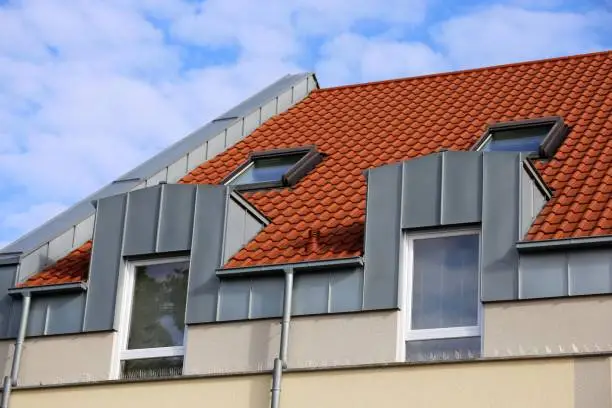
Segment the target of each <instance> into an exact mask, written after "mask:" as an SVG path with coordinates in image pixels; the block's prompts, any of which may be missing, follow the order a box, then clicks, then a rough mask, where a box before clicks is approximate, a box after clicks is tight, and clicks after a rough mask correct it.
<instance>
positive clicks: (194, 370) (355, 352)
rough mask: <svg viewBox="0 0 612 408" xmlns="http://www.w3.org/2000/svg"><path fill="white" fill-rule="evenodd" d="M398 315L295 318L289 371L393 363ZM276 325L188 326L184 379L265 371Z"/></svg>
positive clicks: (274, 348) (276, 339)
mask: <svg viewBox="0 0 612 408" xmlns="http://www.w3.org/2000/svg"><path fill="white" fill-rule="evenodd" d="M399 318H400V313H399V312H397V311H384V312H368V313H355V314H342V315H327V316H325V315H322V316H316V317H315V316H313V317H307V316H304V317H296V318H293V319H292V320H291V324H290V332H289V333H290V334H289V355H288V362H287V365H288V367H289V368H301V367H326V366H338V365H357V364H369V363H382V362H393V361H397V356H398V355H399V354H398V348H399V347H400V345H398V342H397V337H398V336H397V333H398V330H399V326H398V325H399ZM279 345H280V319H269V320H268V319H267V320H254V321H240V322H232V323H221V324H204V325H198V326H190V327H189V328H188V330H187V344H186V351H185V374H219V373H232V372H233V373H235V372H245V371H261V370H270V369H271V368H272V364H273V361H274V358H275V357H277V356H278V352H279Z"/></svg>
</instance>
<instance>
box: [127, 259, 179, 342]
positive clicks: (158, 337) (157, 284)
mask: <svg viewBox="0 0 612 408" xmlns="http://www.w3.org/2000/svg"><path fill="white" fill-rule="evenodd" d="M188 272H189V262H174V263H164V264H158V265H147V266H139V267H137V268H136V276H135V281H134V299H133V301H132V316H131V321H130V333H129V340H128V349H142V348H153V347H170V346H182V345H183V333H184V331H185V303H186V300H187V275H188Z"/></svg>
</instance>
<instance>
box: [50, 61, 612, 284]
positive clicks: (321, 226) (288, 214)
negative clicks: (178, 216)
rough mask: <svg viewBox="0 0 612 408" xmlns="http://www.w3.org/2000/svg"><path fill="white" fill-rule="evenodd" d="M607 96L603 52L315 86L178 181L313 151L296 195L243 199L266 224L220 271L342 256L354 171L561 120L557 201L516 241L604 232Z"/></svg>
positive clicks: (554, 163)
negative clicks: (519, 125) (518, 124)
mask: <svg viewBox="0 0 612 408" xmlns="http://www.w3.org/2000/svg"><path fill="white" fill-rule="evenodd" d="M611 91H612V52H602V53H594V54H586V55H578V56H572V57H564V58H557V59H550V60H542V61H534V62H526V63H519V64H511V65H505V66H497V67H490V68H481V69H474V70H468V71H459V72H452V73H445V74H437V75H428V76H422V77H414V78H406V79H398V80H391V81H383V82H376V83H368V84H359V85H352V86H343V87H337V88H327V89H321V90H316V91H313V92H312V93H311V94H310V96H308V97H307V98H306V99H305V100H304V101H302V102H300V103H299V104H297V105H296V106H294V107H293V108H291V109H289V110H288V111H287V112H285V113H283V114H281V115H278V116H276V117H274V118H272V119H271V120H269V121H268V122H266V123H265V124H263V125H262V126H260V127H259V128H258V129H257V130H256V131H254V132H253V133H252V134H251V135H249V136H248V137H246V138H245V139H243V140H242V141H240V142H239V143H237V144H236V145H235V146H233V147H231V148H230V149H228V150H227V151H225V152H223V153H221V154H219V155H218V156H216V157H215V158H213V159H212V160H210V161H208V162H205V163H203V164H202V165H201V166H199V167H198V168H196V169H195V170H193V171H192V172H191V173H190V174H189V175H187V176H185V177H184V178H183V180H182V182H184V183H204V184H218V183H219V182H220V181H221V180H222V179H223V178H224V177H226V176H227V175H228V174H229V173H230V172H232V171H233V170H234V169H235V168H236V167H237V166H238V165H240V164H241V163H243V162H244V161H245V160H246V159H247V156H248V154H249V152H251V151H265V150H269V149H274V148H286V147H298V146H305V145H316V146H317V149H318V150H319V151H321V152H323V153H325V154H326V155H327V157H326V158H325V159H324V160H323V162H322V163H320V164H319V165H318V166H317V167H316V168H315V169H314V170H313V171H312V172H311V173H309V174H308V175H307V176H306V177H304V178H303V179H302V180H301V181H300V182H299V183H298V184H297V185H296V186H295V187H294V188H292V189H280V190H271V191H259V192H251V193H244V197H245V198H246V199H247V200H248V201H250V202H251V203H252V204H253V205H255V206H256V207H257V208H258V209H259V210H260V211H261V212H262V213H263V214H265V215H266V216H267V217H268V218H269V219H270V220H271V223H270V224H269V225H268V226H267V227H266V228H264V230H263V231H261V232H260V233H259V234H258V235H257V236H256V237H255V239H253V240H252V241H251V242H250V243H248V244H247V245H246V246H245V247H244V248H242V249H241V250H240V251H239V252H238V253H237V254H235V255H234V256H233V257H232V258H231V259H230V261H229V262H228V263H227V264H226V267H246V266H252V265H263V264H267V265H269V264H279V263H291V262H300V261H306V260H321V259H334V258H345V257H351V256H356V255H361V254H362V252H363V229H364V214H365V193H366V185H365V179H364V177H363V174H362V171H363V170H365V169H367V168H372V167H376V166H380V165H383V164H386V163H393V162H397V161H402V160H407V159H411V158H414V157H417V156H423V155H426V154H430V153H432V152H435V151H438V150H440V149H442V148H444V149H451V150H467V149H469V148H470V147H471V146H472V145H473V144H474V143H475V142H476V140H477V139H478V138H479V137H480V136H481V134H482V133H483V131H484V130H485V128H486V126H487V124H490V123H494V122H502V121H511V120H521V119H531V118H540V117H544V116H557V115H558V116H562V117H563V119H564V121H565V123H566V124H568V125H569V126H570V128H571V132H570V134H569V135H568V137H567V139H566V140H565V142H564V144H563V146H562V147H561V148H560V149H559V151H558V152H557V153H556V154H555V157H554V158H553V159H552V160H550V161H549V162H548V163H545V164H540V165H539V168H538V169H539V171H540V172H541V174H542V177H543V179H544V181H545V182H546V183H547V184H548V185H549V186H550V187H551V188H552V189H554V191H555V193H554V197H553V199H552V200H550V201H549V202H548V204H547V205H546V206H545V208H544V209H543V211H542V212H541V214H540V215H539V216H538V217H537V219H536V220H535V222H534V224H533V226H532V227H531V229H530V230H529V232H528V234H527V236H526V237H525V238H526V239H528V240H543V239H559V238H570V237H584V236H594V235H610V234H612V199H611V198H612V92H611ZM311 231H314V234H313V232H311ZM313 236H318V238H317V239H315V238H313ZM60 262H61V261H60ZM58 265H59V263H58ZM46 273H47V274H49V273H50V271H47V272H46ZM42 274H45V272H43V273H42Z"/></svg>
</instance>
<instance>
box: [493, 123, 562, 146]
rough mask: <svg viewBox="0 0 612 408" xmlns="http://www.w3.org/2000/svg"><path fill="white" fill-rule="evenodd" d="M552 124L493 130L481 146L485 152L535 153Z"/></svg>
mask: <svg viewBox="0 0 612 408" xmlns="http://www.w3.org/2000/svg"><path fill="white" fill-rule="evenodd" d="M552 126H553V124H545V125H538V126H529V127H523V128H516V129H511V128H510V129H503V130H494V131H493V132H491V137H490V138H489V141H488V142H487V143H486V144H485V146H484V147H483V148H482V150H483V151H485V152H501V151H506V152H532V153H537V152H538V151H539V149H540V145H541V144H542V141H543V140H544V138H545V137H546V136H547V135H548V133H549V132H550V130H551V128H552Z"/></svg>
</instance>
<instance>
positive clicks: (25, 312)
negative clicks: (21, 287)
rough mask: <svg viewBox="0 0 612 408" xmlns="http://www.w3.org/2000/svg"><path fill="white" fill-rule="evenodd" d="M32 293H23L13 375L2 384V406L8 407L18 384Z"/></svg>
mask: <svg viewBox="0 0 612 408" xmlns="http://www.w3.org/2000/svg"><path fill="white" fill-rule="evenodd" d="M31 296H32V295H31V293H30V292H24V293H23V303H22V309H21V321H20V322H19V332H18V334H17V341H16V342H15V349H14V350H13V364H12V365H11V375H10V376H5V377H4V382H3V386H2V402H1V405H0V407H1V408H8V406H9V398H10V396H11V389H12V388H13V387H14V386H16V385H17V379H18V378H19V367H20V365H21V364H20V363H21V353H22V351H23V341H24V339H25V335H26V331H27V328H28V317H29V315H30V300H31Z"/></svg>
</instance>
